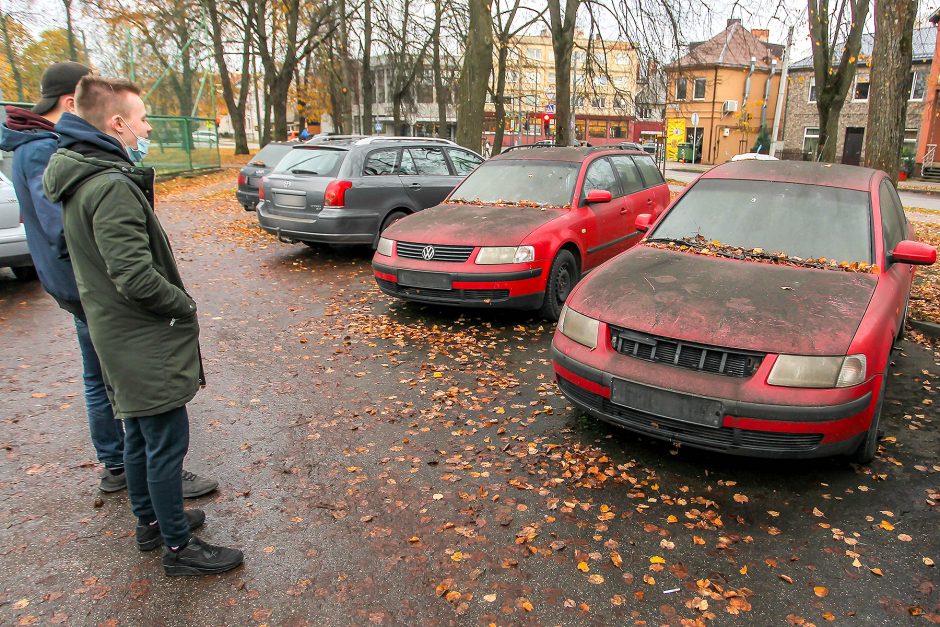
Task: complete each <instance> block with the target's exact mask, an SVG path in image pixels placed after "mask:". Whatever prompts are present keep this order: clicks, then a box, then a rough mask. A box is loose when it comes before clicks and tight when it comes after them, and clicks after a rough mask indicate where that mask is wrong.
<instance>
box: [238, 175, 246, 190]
mask: <svg viewBox="0 0 940 627" xmlns="http://www.w3.org/2000/svg"><path fill="white" fill-rule="evenodd" d="M247 184H248V177H247V176H245V175H244V174H239V175H238V186H239V187H244V186H245V185H247Z"/></svg>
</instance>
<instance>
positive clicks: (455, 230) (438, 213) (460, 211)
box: [383, 204, 566, 246]
mask: <svg viewBox="0 0 940 627" xmlns="http://www.w3.org/2000/svg"><path fill="white" fill-rule="evenodd" d="M565 213H566V210H564V209H539V208H533V207H494V206H487V205H482V206H480V205H453V204H443V205H437V206H436V207H431V208H430V209H425V210H424V211H419V212H418V213H416V214H414V215H411V216H408V218H407V219H405V220H401V221H399V222H396V223H395V224H393V225H392V226H390V227H389V228H388V229H387V230H386V231H385V232H384V233H383V235H384V236H385V237H388V238H390V239H394V240H399V241H405V242H419V243H426V244H456V245H465V246H469V245H473V246H518V245H519V244H522V243H523V240H524V239H525V238H526V236H528V235H529V234H530V233H532V232H533V231H534V230H535V229H537V228H539V227H540V226H542V225H544V224H548V223H549V222H551V221H552V220H555V219H557V218H560V217H562V216H564V215H565Z"/></svg>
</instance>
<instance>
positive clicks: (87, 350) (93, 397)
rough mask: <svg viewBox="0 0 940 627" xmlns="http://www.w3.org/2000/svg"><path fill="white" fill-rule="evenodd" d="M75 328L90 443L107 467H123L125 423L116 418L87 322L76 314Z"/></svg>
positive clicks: (100, 460) (99, 459)
mask: <svg viewBox="0 0 940 627" xmlns="http://www.w3.org/2000/svg"><path fill="white" fill-rule="evenodd" d="M75 331H76V332H77V334H78V347H79V348H80V349H81V352H82V371H83V372H82V377H83V378H84V380H85V413H86V414H88V431H89V432H90V433H91V443H92V445H93V446H94V447H95V452H96V453H97V455H98V461H99V462H101V463H102V464H104V465H105V466H106V467H108V468H120V467H122V466H123V465H124V423H123V422H121V421H120V420H116V419H115V418H114V410H113V409H112V408H111V401H109V400H108V393H107V391H106V390H105V387H104V376H103V375H102V373H101V362H99V361H98V353H96V352H95V347H94V346H93V345H92V343H91V335H90V334H89V333H88V325H87V324H86V323H85V322H84V321H83V320H82V319H81V318H77V317H76V318H75Z"/></svg>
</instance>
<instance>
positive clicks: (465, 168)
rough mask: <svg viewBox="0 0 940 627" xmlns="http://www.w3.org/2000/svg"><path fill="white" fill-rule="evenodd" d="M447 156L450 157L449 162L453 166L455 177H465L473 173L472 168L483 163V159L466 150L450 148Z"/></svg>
mask: <svg viewBox="0 0 940 627" xmlns="http://www.w3.org/2000/svg"><path fill="white" fill-rule="evenodd" d="M447 154H448V155H450V162H451V163H452V164H454V170H455V172H456V174H457V176H467V175H468V174H470V173H471V172H473V169H474V168H476V167H477V166H478V165H480V164H481V163H483V159H481V158H480V157H478V156H476V155H475V154H473V153H472V152H467V151H466V150H457V149H455V148H450V149H448V151H447Z"/></svg>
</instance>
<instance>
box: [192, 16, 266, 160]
mask: <svg viewBox="0 0 940 627" xmlns="http://www.w3.org/2000/svg"><path fill="white" fill-rule="evenodd" d="M254 2H255V0H201V4H202V6H203V7H204V9H205V10H206V15H207V18H208V21H209V33H210V36H211V39H212V54H213V57H214V59H215V65H216V67H217V68H218V72H219V81H220V82H221V84H222V98H223V99H224V100H225V106H226V108H227V109H228V112H229V117H230V119H231V120H232V130H233V134H234V136H235V154H236V155H246V154H248V135H247V133H246V129H245V126H246V115H247V105H248V92H249V89H250V85H251V65H250V61H251V42H252V39H251V33H252V28H251V18H252V15H253V14H254V9H253V3H254ZM227 52H231V53H232V55H233V56H235V58H236V59H237V61H238V65H237V66H236V67H237V73H236V74H233V73H232V72H231V71H230V70H229V65H228V60H227V59H226V56H227V55H226V53H227ZM236 81H237V84H236Z"/></svg>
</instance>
